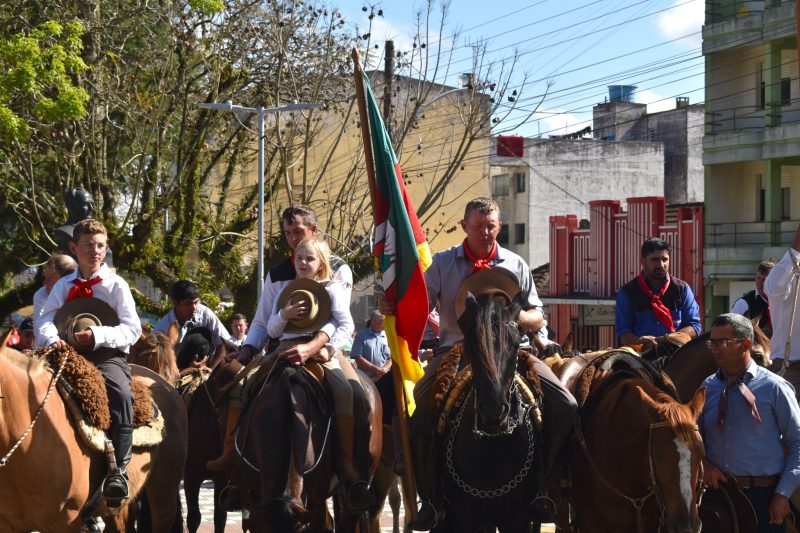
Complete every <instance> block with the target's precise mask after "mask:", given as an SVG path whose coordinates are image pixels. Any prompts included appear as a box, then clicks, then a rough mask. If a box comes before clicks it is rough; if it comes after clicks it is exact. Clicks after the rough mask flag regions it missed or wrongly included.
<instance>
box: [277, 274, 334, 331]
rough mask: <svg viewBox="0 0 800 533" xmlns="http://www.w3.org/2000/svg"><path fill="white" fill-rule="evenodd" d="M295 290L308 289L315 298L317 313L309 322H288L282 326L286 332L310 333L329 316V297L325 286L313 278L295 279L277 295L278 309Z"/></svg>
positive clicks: (324, 322) (284, 304) (326, 320)
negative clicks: (284, 326) (298, 323)
mask: <svg viewBox="0 0 800 533" xmlns="http://www.w3.org/2000/svg"><path fill="white" fill-rule="evenodd" d="M297 291H308V292H310V293H311V294H312V295H313V296H314V298H316V300H317V314H316V316H314V317H313V319H312V320H311V322H310V323H304V324H302V325H297V324H295V323H293V322H289V323H288V324H287V325H286V328H284V331H285V332H286V333H310V332H312V331H317V330H319V329H320V328H321V327H322V326H324V325H325V324H326V323H327V322H328V320H329V319H330V317H331V297H330V295H329V294H328V291H327V290H326V289H325V286H324V285H322V284H321V283H319V282H317V281H314V280H313V279H296V280H294V281H292V282H291V283H289V284H288V285H287V286H286V288H284V289H283V291H281V294H280V296H278V310H280V309H283V308H284V307H285V306H286V302H287V300H288V299H289V298H290V297H291V296H292V294H294V293H295V292H297Z"/></svg>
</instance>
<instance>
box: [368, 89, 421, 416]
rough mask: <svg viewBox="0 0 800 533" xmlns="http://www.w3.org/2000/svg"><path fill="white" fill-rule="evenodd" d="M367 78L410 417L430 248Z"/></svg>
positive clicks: (384, 255) (382, 242) (393, 335)
mask: <svg viewBox="0 0 800 533" xmlns="http://www.w3.org/2000/svg"><path fill="white" fill-rule="evenodd" d="M363 79H364V86H365V89H366V91H365V92H366V100H367V113H368V115H369V124H370V134H371V135H370V137H371V139H372V152H373V156H374V159H375V196H374V203H375V205H374V206H373V209H374V213H375V248H374V255H375V270H376V272H377V282H378V285H379V287H380V289H381V290H382V291H383V293H384V294H385V296H386V298H387V299H388V300H389V301H392V302H395V303H396V305H397V314H396V315H395V316H387V317H386V320H385V324H384V327H385V330H386V337H387V339H388V340H389V348H390V349H391V351H392V365H393V367H394V368H395V369H397V370H399V371H400V375H401V376H402V379H403V388H404V389H405V393H406V403H407V405H408V414H409V415H411V414H412V413H413V412H414V408H415V406H414V395H413V394H412V392H413V390H414V383H416V382H417V381H418V380H419V379H420V378H421V377H422V374H423V372H422V367H421V366H420V363H419V355H418V352H419V346H420V343H421V342H422V336H423V335H424V333H425V326H426V324H427V321H428V290H427V288H426V286H425V274H424V272H425V270H426V269H427V268H428V266H430V264H431V252H430V249H429V248H428V242H427V241H426V239H425V232H423V231H422V227H421V226H420V224H419V219H418V218H417V213H416V212H415V211H414V206H413V205H411V200H410V199H409V197H408V192H407V191H406V187H405V184H404V183H403V173H402V171H401V170H400V164H399V163H398V162H397V155H396V154H395V153H394V149H393V148H392V143H391V141H390V139H389V134H388V133H387V131H386V127H385V126H384V124H383V119H382V118H381V114H380V111H379V110H378V104H377V102H376V101H375V97H374V96H373V94H372V88H371V87H370V85H369V80H368V79H367V77H366V76H364V78H363Z"/></svg>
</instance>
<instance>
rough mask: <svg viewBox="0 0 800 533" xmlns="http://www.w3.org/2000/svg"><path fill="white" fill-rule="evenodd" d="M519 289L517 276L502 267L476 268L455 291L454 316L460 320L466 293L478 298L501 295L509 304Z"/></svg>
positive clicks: (464, 306) (464, 305)
mask: <svg viewBox="0 0 800 533" xmlns="http://www.w3.org/2000/svg"><path fill="white" fill-rule="evenodd" d="M520 290H521V289H520V287H519V282H518V281H517V277H516V276H514V274H512V273H511V272H509V271H508V270H506V269H504V268H497V267H495V268H490V269H484V270H478V271H477V272H474V273H472V274H470V275H469V276H467V277H466V278H465V279H464V281H462V282H461V285H459V287H458V291H456V318H457V319H459V320H460V319H461V316H462V315H463V314H464V311H465V310H466V308H467V293H471V294H472V295H473V296H474V297H475V298H476V299H478V300H480V299H481V297H482V296H489V295H491V296H503V297H504V298H506V299H507V300H508V303H509V304H510V303H511V302H512V301H513V300H514V298H516V297H517V296H518V295H519V293H520Z"/></svg>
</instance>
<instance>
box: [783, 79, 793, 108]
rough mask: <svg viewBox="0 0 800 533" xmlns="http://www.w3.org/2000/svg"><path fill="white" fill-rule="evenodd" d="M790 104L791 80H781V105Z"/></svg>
mask: <svg viewBox="0 0 800 533" xmlns="http://www.w3.org/2000/svg"><path fill="white" fill-rule="evenodd" d="M791 103H792V78H781V105H791Z"/></svg>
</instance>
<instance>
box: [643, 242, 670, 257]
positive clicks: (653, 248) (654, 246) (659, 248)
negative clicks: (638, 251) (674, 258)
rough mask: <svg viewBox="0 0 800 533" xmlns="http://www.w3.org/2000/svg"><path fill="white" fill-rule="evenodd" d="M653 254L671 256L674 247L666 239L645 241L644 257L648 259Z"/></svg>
mask: <svg viewBox="0 0 800 533" xmlns="http://www.w3.org/2000/svg"><path fill="white" fill-rule="evenodd" d="M653 252H667V253H668V254H671V253H672V246H671V245H670V244H669V243H668V242H667V241H665V240H664V239H657V238H655V237H649V238H648V239H647V240H646V241H644V243H642V257H647V256H648V255H650V254H652V253H653Z"/></svg>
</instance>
